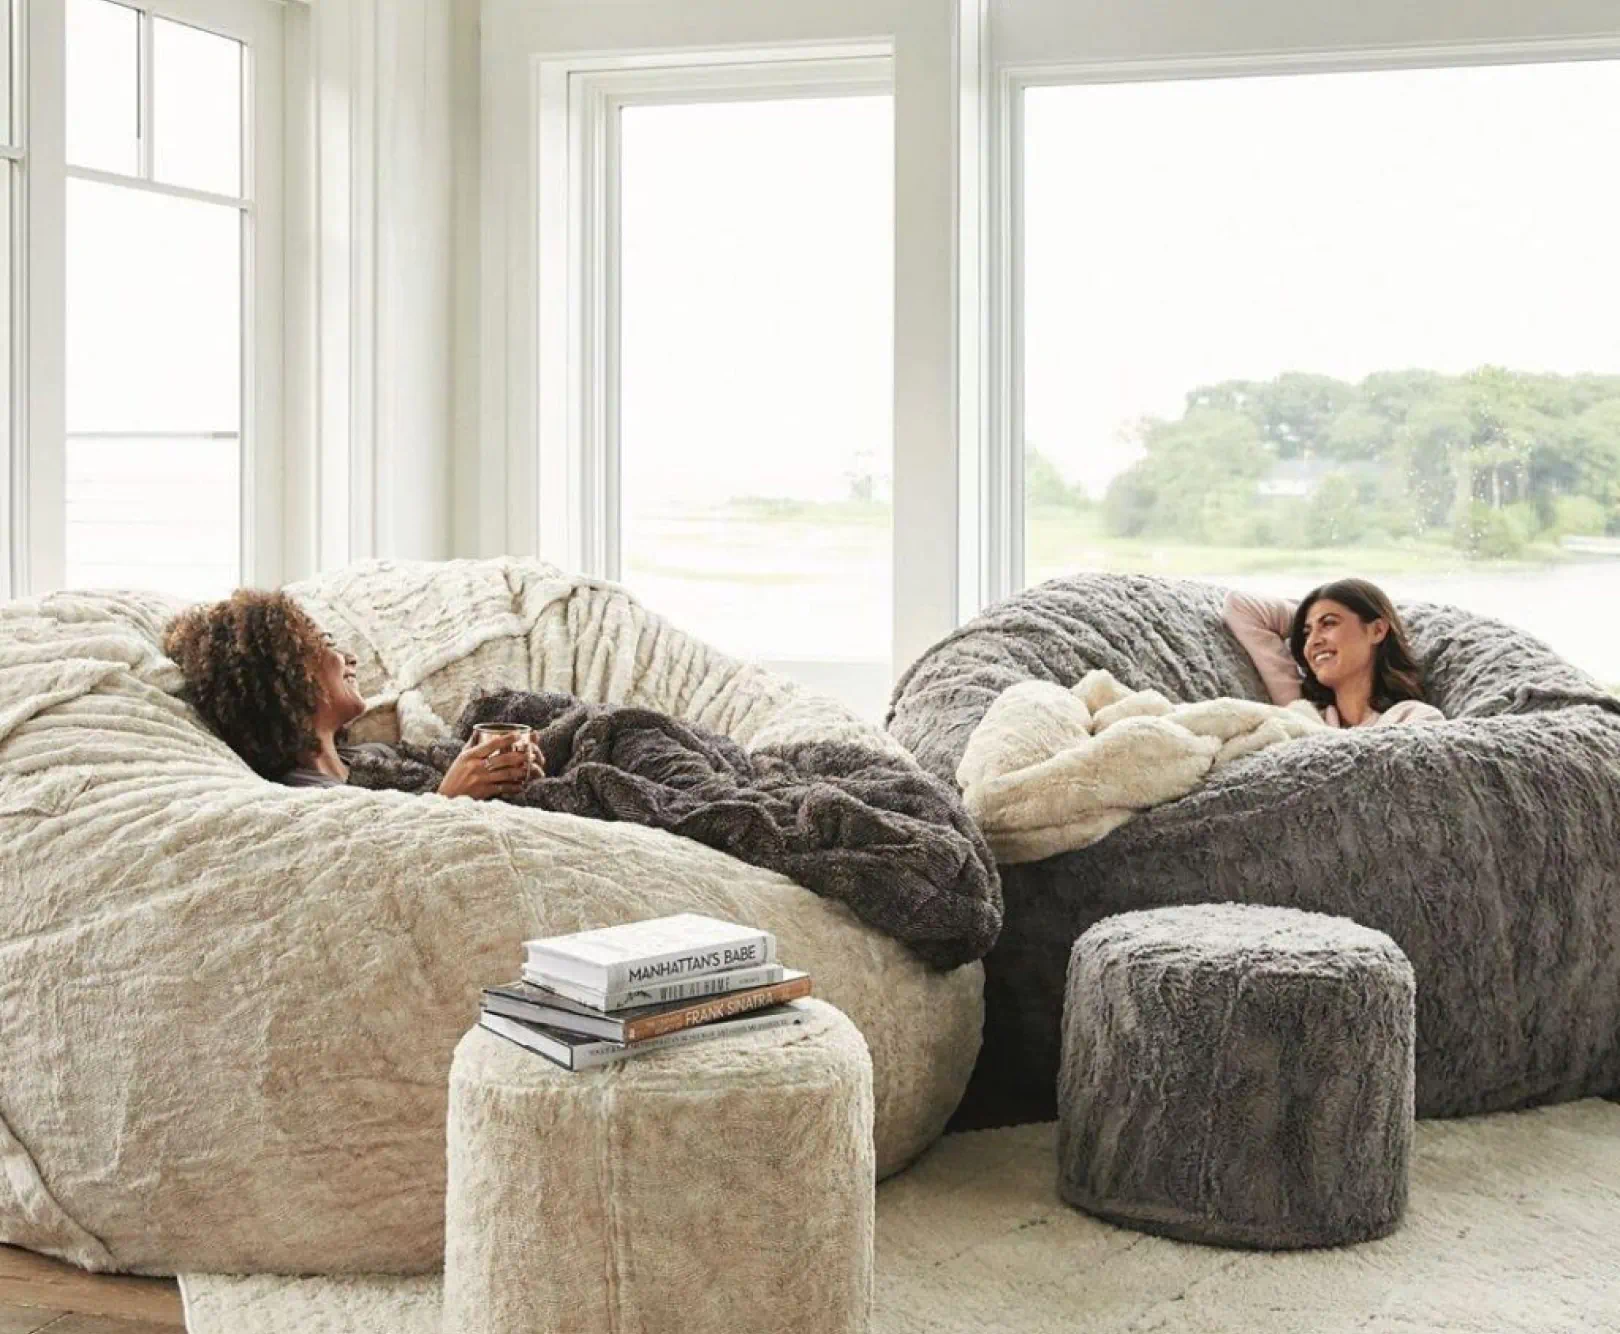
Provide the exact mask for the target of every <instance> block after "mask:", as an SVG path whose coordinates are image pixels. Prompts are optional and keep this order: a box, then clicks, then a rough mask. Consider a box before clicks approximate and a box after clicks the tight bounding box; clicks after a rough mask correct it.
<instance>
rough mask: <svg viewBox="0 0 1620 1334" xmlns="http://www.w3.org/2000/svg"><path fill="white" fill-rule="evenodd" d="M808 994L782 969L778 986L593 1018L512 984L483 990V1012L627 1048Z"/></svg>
mask: <svg viewBox="0 0 1620 1334" xmlns="http://www.w3.org/2000/svg"><path fill="white" fill-rule="evenodd" d="M809 994H810V975H809V974H808V973H801V972H797V971H792V970H788V971H787V972H786V975H785V976H784V977H783V979H782V980H781V981H780V982H777V983H775V984H774V985H771V986H763V987H749V988H747V989H746V990H741V991H730V992H727V993H725V994H723V995H720V996H709V997H698V998H695V999H686V1000H676V1001H667V1002H665V1003H663V1004H661V1005H639V1006H637V1007H636V1008H634V1009H630V1010H620V1011H618V1012H617V1013H616V1014H599V1013H596V1012H595V1011H592V1010H590V1009H588V1008H586V1007H585V1006H583V1005H576V1004H575V1003H574V1002H572V1001H570V1000H568V999H567V998H566V997H563V996H558V995H556V994H555V993H554V992H550V991H547V990H545V989H544V988H542V987H537V986H533V985H531V984H530V983H527V982H512V983H508V984H507V985H506V986H504V987H485V988H484V1009H485V1011H486V1012H488V1013H490V1014H504V1015H505V1016H507V1018H509V1019H522V1020H524V1021H526V1022H527V1023H531V1024H540V1025H543V1026H544V1027H547V1028H559V1029H562V1030H563V1031H564V1032H568V1033H579V1034H582V1035H585V1036H588V1037H597V1038H603V1039H605V1040H606V1041H608V1042H627V1043H631V1044H632V1045H633V1044H635V1043H638V1042H645V1041H646V1040H647V1039H648V1038H656V1037H662V1036H663V1035H664V1034H665V1033H674V1032H678V1031H679V1030H680V1029H683V1028H696V1027H697V1026H698V1025H699V1024H709V1023H713V1022H714V1021H715V1020H717V1019H728V1018H730V1017H731V1016H732V1015H735V1014H746V1013H747V1012H748V1011H750V1010H763V1009H765V1008H766V1007H767V1006H771V1005H780V1004H781V1003H782V1002H783V1001H790V1000H799V999H801V998H802V997H805V996H808V995H809Z"/></svg>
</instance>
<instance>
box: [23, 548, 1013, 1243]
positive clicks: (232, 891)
mask: <svg viewBox="0 0 1620 1334" xmlns="http://www.w3.org/2000/svg"><path fill="white" fill-rule="evenodd" d="M289 591H291V592H292V593H293V594H294V595H295V596H296V597H298V598H299V600H300V601H301V602H302V603H303V604H304V605H305V606H306V608H307V609H308V610H309V611H310V612H311V613H312V614H313V615H314V616H315V618H316V620H317V621H319V622H320V624H321V625H322V626H323V627H324V628H325V629H327V630H329V631H331V632H332V633H333V634H334V635H335V636H336V638H337V640H338V642H339V643H340V644H342V645H344V646H346V647H348V648H349V649H350V650H351V651H353V652H354V653H355V654H356V655H357V656H358V658H359V681H360V689H361V691H362V693H363V694H364V695H365V696H366V698H367V702H368V704H369V705H370V707H369V709H368V712H367V713H366V714H365V715H364V716H363V717H362V718H361V719H359V720H357V722H356V723H355V724H354V725H353V726H352V727H351V728H350V739H352V740H361V741H363V740H385V741H397V740H400V739H402V738H403V739H404V740H407V741H412V742H414V743H417V744H426V743H428V742H430V741H431V740H433V739H434V738H436V737H439V736H442V735H443V734H444V733H445V731H446V730H447V727H448V723H447V720H453V719H455V718H456V717H457V716H458V714H459V712H460V710H461V709H462V706H463V705H464V704H465V703H466V701H467V700H468V699H469V697H470V696H471V695H472V694H473V692H474V691H475V689H476V688H478V687H481V686H509V687H521V688H527V689H534V690H560V691H565V692H568V693H570V694H574V695H576V696H579V697H580V698H583V699H586V700H591V701H597V702H613V703H629V704H640V705H645V706H647V707H649V708H653V709H657V710H661V711H664V712H667V713H670V714H672V715H674V716H676V717H678V718H680V719H682V720H684V721H686V722H689V723H693V724H697V725H699V726H701V727H703V728H706V729H708V730H709V731H713V732H718V733H722V734H724V735H725V736H728V737H730V738H731V739H732V740H734V741H737V742H739V743H741V744H742V745H743V746H745V747H747V748H748V749H749V751H750V752H752V751H754V750H756V749H757V748H759V747H761V746H765V745H770V744H777V745H781V744H784V743H790V742H792V741H793V740H794V739H813V740H821V739H826V740H841V741H846V742H858V743H860V744H863V745H867V746H870V747H874V748H877V749H880V750H883V751H886V752H887V753H889V754H891V755H897V756H900V757H901V758H902V759H903V761H904V763H905V764H906V765H907V766H912V761H911V760H910V759H909V757H906V756H905V753H904V752H903V751H902V750H901V749H900V748H899V747H898V746H897V745H896V744H895V743H894V742H893V741H892V740H891V739H890V738H888V737H887V736H885V735H884V733H883V732H882V731H881V730H880V729H878V728H876V727H875V726H870V725H867V724H864V723H862V722H860V721H859V720H857V719H856V718H855V717H854V716H853V715H852V714H850V713H849V712H848V711H847V710H845V709H843V708H842V707H841V706H839V705H837V704H836V703H834V702H832V701H830V700H827V699H825V698H822V697H820V696H816V695H814V694H812V693H811V692H809V691H806V690H803V689H801V688H799V687H798V686H796V685H794V684H792V683H789V682H787V681H784V680H782V679H780V678H777V677H774V676H771V675H770V674H768V673H766V672H764V671H763V670H761V669H760V668H758V667H754V666H750V665H745V664H743V663H740V662H737V661H735V660H733V659H730V658H727V657H725V656H723V655H721V654H719V653H717V652H714V651H713V650H711V649H709V648H707V647H705V646H704V645H703V644H701V643H700V642H698V641H697V640H695V639H693V638H691V637H690V636H688V635H685V634H683V633H681V632H680V631H679V630H677V629H675V628H674V627H673V626H671V625H669V624H668V623H666V622H665V621H663V620H661V619H660V618H659V617H657V616H655V615H652V614H650V613H649V612H647V611H646V610H644V609H643V608H642V607H640V606H639V605H638V604H637V603H636V602H635V600H634V599H633V598H632V597H631V596H630V595H629V594H628V593H627V592H626V591H625V590H624V589H622V588H620V587H618V586H617V585H613V584H607V583H599V582H593V581H590V580H584V579H579V578H574V577H570V576H565V575H563V574H561V573H559V572H558V571H557V570H555V569H553V568H551V567H549V566H546V565H542V564H539V563H535V562H526V561H516V560H492V561H477V562H473V561H465V562H462V561H458V562H449V563H444V564H411V563H390V562H373V563H367V564H363V565H359V566H355V567H351V568H349V569H346V570H343V571H339V572H336V573H333V574H330V575H327V576H324V577H321V578H317V579H315V580H312V581H309V582H307V583H303V584H297V585H293V586H292V587H291V589H290V590H289ZM180 608H181V604H180V603H178V602H176V601H174V600H172V599H169V598H165V597H161V596H157V595H153V594H139V593H72V592H67V593H57V594H53V595H50V596H48V597H45V598H41V599H38V600H30V601H20V602H13V603H9V604H5V605H3V606H0V1016H3V1019H4V1025H3V1045H0V1050H3V1053H4V1060H3V1063H0V1241H5V1242H11V1243H16V1244H19V1245H23V1246H27V1247H31V1248H33V1249H35V1250H40V1251H45V1252H49V1253H52V1254H56V1255H60V1256H64V1257H66V1258H69V1259H71V1260H73V1261H75V1262H77V1263H79V1264H81V1265H84V1266H87V1267H89V1268H96V1269H111V1268H116V1269H124V1270H132V1271H137V1272H150V1273H173V1272H177V1271H178V1272H185V1271H198V1272H207V1271H212V1272H239V1271H255V1270H268V1271H286V1272H316V1271H319V1272H338V1271H381V1272H414V1271H425V1270H430V1269H434V1268H437V1267H438V1266H439V1265H440V1264H441V1263H442V1261H443V1255H444V1235H443V1230H444V1206H445V1115H446V1106H447V1087H448V1086H447V1078H448V1074H449V1070H450V1064H451V1055H452V1053H453V1051H454V1049H455V1046H456V1043H457V1040H458V1039H459V1038H460V1037H461V1035H462V1034H463V1033H465V1032H466V1030H467V1029H468V1027H469V1026H470V1025H471V1024H472V1022H473V1021H474V1019H475V1017H476V1015H477V1003H478V992H479V988H480V987H481V986H483V985H487V984H490V983H495V982H500V981H505V980H510V979H511V978H512V977H514V976H515V975H516V973H517V971H518V968H519V965H520V963H521V960H522V957H523V956H522V948H521V942H522V941H523V940H524V939H526V938H530V937H534V936H540V935H549V934H554V933H559V932H567V931H574V930H579V929H582V928H585V927H588V926H593V925H607V924H612V923H615V922H620V921H627V920H632V919H638V918H644V917H652V916H659V915H663V914H665V913H670V912H678V911H685V910H692V911H697V912H703V913H708V914H710V915H713V916H718V917H723V918H731V919H735V920H739V921H743V922H749V923H754V924H757V925H760V926H763V927H766V928H768V929H770V930H772V931H774V932H775V933H776V935H777V938H778V942H779V948H780V956H781V958H782V959H783V961H784V962H785V963H787V964H788V965H789V966H791V967H796V968H802V969H805V970H807V971H809V972H810V973H811V974H812V975H813V977H814V979H815V989H816V994H817V996H818V997H820V998H821V999H822V1000H825V1001H828V1002H830V1003H831V1004H832V1005H834V1006H836V1007H838V1008H839V1009H840V1010H842V1011H843V1012H844V1013H845V1014H847V1015H848V1016H849V1018H850V1019H851V1020H853V1022H854V1023H855V1025H856V1027H857V1028H858V1029H859V1030H860V1032H861V1034H862V1036H863V1037H864V1039H865V1041H866V1044H867V1046H868V1048H869V1050H870V1054H871V1062H872V1071H873V1097H874V1119H875V1132H874V1133H875V1150H876V1163H877V1171H878V1173H879V1174H880V1175H886V1174H888V1173H892V1172H894V1171H896V1170H897V1169H898V1168H900V1167H901V1166H903V1165H904V1164H905V1163H907V1162H908V1161H910V1160H911V1159H912V1158H914V1157H915V1156H916V1155H917V1154H919V1153H920V1152H922V1150H923V1149H924V1148H925V1147H926V1146H927V1145H928V1144H929V1143H930V1142H931V1141H932V1140H933V1139H934V1138H935V1137H936V1136H938V1135H939V1133H940V1132H941V1130H942V1129H943V1127H944V1125H945V1123H946V1121H947V1119H948V1118H949V1116H950V1115H951V1113H952V1111H953V1110H954V1108H955V1107H956V1104H957V1102H958V1100H959V1099H960V1097H961V1094H962V1090H963V1088H964V1086H965V1085H966V1082H967V1078H968V1075H969V1073H970V1071H971V1068H972V1064H973V1060H974V1056H975V1054H976V1053H977V1050H978V1044H979V1033H980V1026H981V1022H982V986H983V981H982V978H983V974H982V969H981V966H980V965H978V964H977V963H974V964H970V965H967V966H964V967H960V968H955V969H949V970H945V969H938V968H933V967H930V966H928V965H926V964H925V963H924V962H922V960H921V959H920V958H919V957H918V956H917V955H916V954H915V953H914V952H913V951H911V950H910V949H908V948H907V947H906V946H904V945H902V944H901V943H900V942H899V941H898V940H895V939H892V938H890V937H889V936H887V935H884V934H881V933H879V932H878V931H876V930H874V929H872V928H871V927H869V926H866V925H864V924H863V923H862V922H861V921H859V920H858V919H857V918H856V916H855V915H854V914H853V913H852V912H851V911H850V910H849V909H848V908H846V907H844V906H843V905H842V904H841V903H838V902H834V901H832V900H829V899H824V898H820V897H818V896H817V895H815V894H812V893H811V892H809V891H808V890H806V889H803V888H801V887H800V886H798V885H797V884H795V883H793V882H792V881H790V880H788V879H786V878H784V877H783V876H782V875H780V874H777V873H775V872H772V871H766V870H762V869H760V868H759V867H757V866H754V865H750V864H745V863H743V862H741V861H738V860H735V859H733V858H732V857H729V856H727V855H725V854H723V853H721V852H718V851H716V850H714V849H712V848H710V847H707V846H704V845H702V844H699V843H696V842H693V841H690V840H687V839H682V838H679V837H676V836H674V835H672V834H670V833H667V832H664V831H661V830H658V829H651V828H646V827H643V826H641V825H636V824H627V823H609V822H605V821H601V820H588V819H582V818H579V817H577V816H573V815H564V814H554V813H551V812H546V811H541V810H533V809H522V808H519V807H517V806H512V805H507V804H505V803H502V802H475V801H473V800H471V799H469V798H457V799H454V800H451V799H446V798H443V797H439V796H436V795H429V796H413V795H409V794H406V793H403V792H397V791H368V790H360V789H358V788H355V787H352V786H350V787H340V788H330V789H324V790H323V789H308V788H291V787H284V786H281V785H278V784H274V783H269V782H266V781H264V780H263V779H261V778H259V777H257V776H256V775H255V774H254V773H253V772H252V771H251V770H250V769H249V768H248V766H247V765H246V764H245V763H244V762H243V761H242V760H241V759H240V758H239V757H238V756H237V755H236V754H235V753H234V752H233V751H231V750H230V749H229V748H228V747H227V746H225V745H224V743H223V742H221V741H220V740H219V739H218V738H217V737H216V736H214V735H213V733H211V732H210V731H209V730H207V729H206V728H205V727H204V726H203V725H202V723H201V722H200V720H199V719H198V717H197V715H196V714H195V713H194V711H193V710H192V709H191V708H190V706H189V705H187V704H186V703H185V702H183V700H182V699H181V698H179V697H178V695H177V692H178V691H179V689H180V687H181V685H182V682H181V679H180V676H179V671H178V669H177V668H176V667H175V665H174V664H173V663H172V662H170V661H169V660H168V659H167V658H165V657H164V656H163V655H162V653H161V650H160V648H159V644H160V642H161V636H162V631H163V628H164V626H165V624H166V623H167V621H168V620H169V619H170V617H171V616H172V615H173V614H174V613H175V612H177V611H178V610H180ZM535 1059H537V1060H538V1059H541V1058H539V1057H536V1058H535ZM537 1262H543V1261H537Z"/></svg>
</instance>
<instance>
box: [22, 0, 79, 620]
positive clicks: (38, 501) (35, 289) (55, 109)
mask: <svg viewBox="0 0 1620 1334" xmlns="http://www.w3.org/2000/svg"><path fill="white" fill-rule="evenodd" d="M27 42H28V57H27V58H28V82H27V88H26V97H27V105H28V112H27V127H26V136H27V137H26V139H25V141H24V142H25V145H26V147H27V149H28V166H27V168H26V170H25V173H24V179H25V181H26V197H27V209H28V220H27V223H26V224H25V233H26V236H27V257H28V258H27V264H26V274H27V278H26V282H27V301H26V309H27V315H26V319H27V323H26V329H27V332H26V334H25V335H24V339H25V342H26V347H25V349H24V355H25V357H26V359H27V376H28V379H27V385H28V388H27V394H26V399H27V401H26V406H25V411H26V424H25V427H24V430H23V432H22V433H21V434H20V435H19V436H18V437H17V438H16V439H15V440H14V441H13V450H14V451H15V454H16V463H15V465H14V469H15V471H14V475H15V476H20V479H21V480H20V484H19V493H20V494H19V496H18V498H17V499H18V501H19V502H20V504H19V505H18V508H19V509H20V510H21V511H22V512H21V513H20V514H19V516H18V518H19V523H18V529H19V545H20V546H21V550H20V551H19V553H18V558H17V559H16V561H15V567H16V571H17V586H16V588H15V589H14V592H15V593H16V594H18V595H20V596H28V595H30V594H34V593H40V592H44V591H46V590H47V589H52V588H59V587H61V584H62V577H63V568H64V561H63V542H64V534H65V531H66V522H67V512H66V501H65V496H64V491H65V485H64V477H63V451H62V440H63V428H64V404H63V390H62V349H63V347H64V340H65V311H64V310H63V300H62V293H63V291H64V289H65V279H66V266H65V262H64V248H65V239H66V238H65V237H64V235H63V218H64V216H65V208H66V177H65V175H64V171H63V156H64V153H65V151H66V127H65V117H66V105H65V88H64V85H65V82H66V63H65V50H64V42H65V31H64V20H63V12H62V6H60V5H54V4H44V5H40V4H37V3H30V4H29V6H28V13H27Z"/></svg>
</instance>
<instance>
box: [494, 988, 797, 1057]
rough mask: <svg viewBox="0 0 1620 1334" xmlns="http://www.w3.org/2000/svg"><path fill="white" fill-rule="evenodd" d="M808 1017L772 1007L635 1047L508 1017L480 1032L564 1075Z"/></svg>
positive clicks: (793, 1007)
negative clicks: (522, 1050) (550, 1064)
mask: <svg viewBox="0 0 1620 1334" xmlns="http://www.w3.org/2000/svg"><path fill="white" fill-rule="evenodd" d="M809 1017H810V1011H809V1008H808V1007H806V1006H805V1005H803V1004H802V1003H801V1002H799V1001H787V1002H785V1003H784V1004H781V1005H773V1006H772V1007H771V1008H770V1009H768V1010H755V1011H754V1012H753V1013H751V1014H740V1015H738V1016H737V1017H736V1018H735V1019H720V1020H716V1021H715V1022H714V1023H712V1024H703V1025H701V1026H700V1027H698V1028H683V1029H681V1030H680V1031H679V1032H675V1033H666V1034H665V1035H664V1036H663V1037H659V1038H648V1039H647V1040H646V1041H645V1042H637V1043H635V1044H633V1045H631V1046H625V1045H624V1044H623V1043H618V1042H604V1041H601V1040H599V1039H595V1038H584V1037H578V1036H575V1035H573V1034H569V1033H563V1032H560V1031H558V1030H556V1029H552V1028H542V1027H541V1026H540V1025H538V1024H530V1023H525V1022H524V1021H523V1020H521V1019H510V1018H508V1017H507V1016H506V1015H504V1014H491V1013H489V1011H487V1010H486V1011H484V1012H483V1013H482V1014H481V1015H479V1018H478V1023H479V1026H480V1027H482V1028H487V1029H488V1030H489V1031H490V1032H491V1033H494V1034H497V1035H498V1036H500V1037H503V1038H506V1039H507V1040H508V1041H509V1042H515V1043H517V1044H518V1046H520V1047H527V1048H528V1049H529V1050H530V1051H533V1052H538V1053H539V1054H540V1055H541V1056H544V1057H545V1058H546V1059H547V1060H549V1061H552V1062H554V1063H555V1064H557V1065H560V1066H562V1067H563V1068H564V1069H565V1070H576V1071H577V1070H589V1069H592V1068H593V1067H595V1066H599V1065H612V1064H613V1063H614V1062H616V1061H622V1060H625V1059H627V1058H628V1057H631V1056H635V1055H637V1054H638V1053H641V1052H649V1051H662V1050H664V1049H665V1048H667V1047H684V1046H686V1045H687V1044H688V1043H692V1042H709V1041H712V1040H714V1039H715V1038H722V1037H727V1036H730V1035H732V1034H736V1033H757V1032H759V1031H761V1030H762V1029H771V1028H789V1027H792V1026H794V1025H797V1024H802V1023H804V1022H805V1021H806V1020H807V1019H808V1018H809Z"/></svg>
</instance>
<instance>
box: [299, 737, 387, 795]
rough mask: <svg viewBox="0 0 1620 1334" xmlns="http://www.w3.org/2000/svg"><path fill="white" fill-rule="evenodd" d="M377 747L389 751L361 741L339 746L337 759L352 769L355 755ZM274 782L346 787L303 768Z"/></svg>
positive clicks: (324, 775) (315, 770) (321, 774)
mask: <svg viewBox="0 0 1620 1334" xmlns="http://www.w3.org/2000/svg"><path fill="white" fill-rule="evenodd" d="M378 747H381V749H382V750H384V751H387V750H388V749H389V748H388V747H387V746H384V745H382V743H381V742H376V741H362V742H359V743H357V744H355V745H353V746H339V747H338V748H337V753H338V758H339V759H340V760H342V761H343V763H344V764H346V765H348V767H349V768H350V769H353V768H354V761H355V757H356V756H357V755H359V754H360V753H361V752H362V751H365V750H367V749H374V748H378ZM276 781H277V782H278V783H282V784H285V785H286V786H287V787H345V786H347V784H345V783H344V781H343V780H342V779H341V778H333V777H332V775H331V774H323V773H322V772H321V771H320V770H319V769H306V768H303V767H299V768H297V769H289V770H288V771H287V772H286V773H284V774H283V775H282V776H281V777H280V778H278V779H277V780H276Z"/></svg>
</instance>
